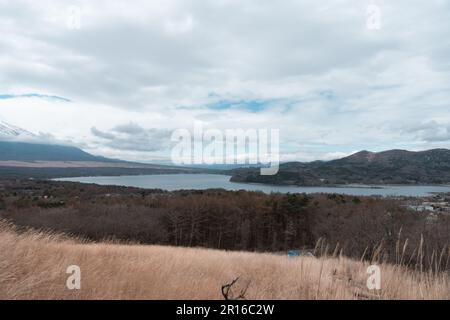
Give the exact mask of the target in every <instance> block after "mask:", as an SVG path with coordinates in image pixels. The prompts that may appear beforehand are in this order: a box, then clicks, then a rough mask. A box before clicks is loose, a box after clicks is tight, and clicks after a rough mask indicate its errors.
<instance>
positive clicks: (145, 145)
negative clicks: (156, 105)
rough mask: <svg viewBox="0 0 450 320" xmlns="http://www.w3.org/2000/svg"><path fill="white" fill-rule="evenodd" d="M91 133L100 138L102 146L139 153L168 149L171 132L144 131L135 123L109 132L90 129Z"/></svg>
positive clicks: (117, 127) (158, 130) (120, 126)
mask: <svg viewBox="0 0 450 320" xmlns="http://www.w3.org/2000/svg"><path fill="white" fill-rule="evenodd" d="M91 133H92V134H93V135H94V136H96V137H98V138H101V139H102V140H104V141H101V144H102V145H105V146H108V147H110V148H112V149H118V150H132V151H139V152H151V151H160V150H164V149H167V148H169V147H170V136H171V131H169V130H160V129H154V128H152V129H144V128H142V127H141V126H139V125H138V124H136V123H127V124H122V125H119V126H116V127H114V128H112V129H111V130H110V131H109V132H104V131H101V130H98V129H97V128H95V127H92V128H91Z"/></svg>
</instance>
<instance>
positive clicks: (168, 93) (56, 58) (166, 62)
mask: <svg viewBox="0 0 450 320" xmlns="http://www.w3.org/2000/svg"><path fill="white" fill-rule="evenodd" d="M374 6H375V7H376V8H379V9H380V16H379V17H380V19H379V20H377V19H376V21H375V24H374V20H373V19H374V11H373V7H374ZM375 18H376V17H375ZM378 22H379V23H378ZM378 27H379V28H378ZM449 30H450V1H446V0H428V1H420V0H417V1H411V0H379V1H375V0H373V1H364V0H352V1H351V0H348V1H347V0H334V1H331V0H329V1H317V0H315V1H314V0H297V1H290V0H283V1H273V0H267V1H264V0H258V1H256V0H254V1H252V0H249V1H247V0H246V1H242V0H240V1H239V0H214V1H207V0H203V1H200V0H199V1H189V0H182V1H181V0H180V1H173V0H163V1H156V0H145V1H76V0H72V1H45V0H40V1H20V0H11V1H5V0H0V31H1V36H0V119H1V120H3V121H6V122H8V123H10V124H13V125H16V126H19V127H21V128H24V129H26V130H28V131H31V132H32V133H35V134H37V135H40V137H41V138H42V139H44V140H45V139H47V140H49V141H50V140H51V141H64V142H65V143H72V144H75V145H78V146H80V147H82V148H83V149H85V150H87V151H89V152H92V153H95V154H99V155H104V156H111V157H119V158H124V159H128V160H139V161H152V160H153V161H154V160H161V159H163V158H165V157H167V156H168V154H169V153H170V147H171V144H170V135H171V132H172V130H174V129H178V128H187V129H191V128H192V127H193V125H194V122H195V121H202V122H203V123H204V126H205V127H211V128H218V129H228V128H279V129H280V138H281V151H282V159H283V160H302V161H309V160H315V159H331V158H336V157H341V156H343V155H347V154H349V153H352V152H354V151H358V150H362V149H367V150H372V151H380V150H385V149H393V148H402V149H409V150H422V149H430V148H435V147H446V148H448V147H450V112H449V110H450V37H449Z"/></svg>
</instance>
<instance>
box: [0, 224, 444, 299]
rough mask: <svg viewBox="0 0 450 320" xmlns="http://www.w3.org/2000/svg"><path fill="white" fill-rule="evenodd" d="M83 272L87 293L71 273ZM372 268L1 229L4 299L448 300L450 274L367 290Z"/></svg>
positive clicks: (414, 276)
mask: <svg viewBox="0 0 450 320" xmlns="http://www.w3.org/2000/svg"><path fill="white" fill-rule="evenodd" d="M69 265H79V266H80V268H81V290H73V291H71V290H68V289H67V288H66V280H67V277H68V276H69V275H68V274H66V269H67V267H68V266H69ZM367 266H368V264H367V263H362V262H359V261H353V260H349V259H346V258H320V259H316V258H314V257H301V258H288V257H284V256H276V255H271V254H256V253H246V252H225V251H216V250H206V249H190V248H173V247H162V246H143V245H118V244H113V243H100V244H90V243H83V242H82V241H77V240H71V239H69V238H65V237H61V236H57V235H51V234H46V233H37V232H27V233H22V234H18V233H16V232H15V231H14V230H13V227H11V226H9V225H7V224H5V223H0V299H222V295H221V286H222V285H223V284H225V283H227V282H230V281H231V280H232V279H234V278H236V277H238V276H239V277H240V278H239V281H238V282H237V284H236V286H237V287H236V288H234V290H235V292H240V288H239V286H244V287H246V286H247V284H249V286H248V290H247V292H246V295H245V297H246V298H247V299H368V298H369V299H450V281H449V277H448V274H444V273H442V274H431V273H416V272H414V271H412V270H408V269H405V268H403V267H396V266H392V265H384V264H383V265H381V266H380V267H381V269H382V289H381V290H380V291H377V292H376V291H372V292H371V291H369V290H367V288H366V280H367V277H368V275H367V274H366V269H367Z"/></svg>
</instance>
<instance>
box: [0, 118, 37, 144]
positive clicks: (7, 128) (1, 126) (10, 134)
mask: <svg viewBox="0 0 450 320" xmlns="http://www.w3.org/2000/svg"><path fill="white" fill-rule="evenodd" d="M34 136H35V135H34V134H33V133H31V132H29V131H27V130H25V129H22V128H19V127H16V126H14V125H12V124H9V123H7V122H5V121H3V120H1V119H0V139H2V138H3V139H11V138H21V137H23V138H30V137H34Z"/></svg>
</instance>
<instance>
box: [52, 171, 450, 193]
mask: <svg viewBox="0 0 450 320" xmlns="http://www.w3.org/2000/svg"><path fill="white" fill-rule="evenodd" d="M55 180H57V181H72V182H82V183H95V184H99V185H118V186H127V187H139V188H147V189H164V190H169V191H173V190H181V189H195V190H204V189H212V188H222V189H225V190H248V191H262V192H265V193H271V192H281V193H287V192H291V193H295V192H299V193H303V192H304V193H341V194H348V195H357V196H358V195H359V196H370V195H379V196H414V197H416V196H427V195H430V194H432V193H435V192H450V186H383V187H370V186H357V187H296V186H273V185H262V184H250V183H236V182H230V181H229V180H230V177H229V176H224V175H216V174H164V175H141V176H118V177H79V178H60V179H55Z"/></svg>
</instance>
